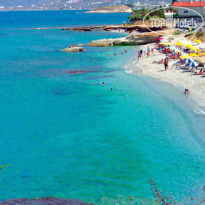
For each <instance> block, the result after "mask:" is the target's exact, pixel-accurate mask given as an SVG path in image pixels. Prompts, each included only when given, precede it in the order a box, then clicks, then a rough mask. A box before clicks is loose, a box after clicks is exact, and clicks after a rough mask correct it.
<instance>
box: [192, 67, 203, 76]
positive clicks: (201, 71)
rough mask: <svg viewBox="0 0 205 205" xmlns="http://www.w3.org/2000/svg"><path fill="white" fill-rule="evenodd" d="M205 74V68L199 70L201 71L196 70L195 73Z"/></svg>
mask: <svg viewBox="0 0 205 205" xmlns="http://www.w3.org/2000/svg"><path fill="white" fill-rule="evenodd" d="M204 74H205V68H203V69H201V70H199V71H196V72H194V75H204Z"/></svg>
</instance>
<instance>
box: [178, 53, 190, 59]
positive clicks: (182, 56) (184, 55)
mask: <svg viewBox="0 0 205 205" xmlns="http://www.w3.org/2000/svg"><path fill="white" fill-rule="evenodd" d="M180 58H181V59H189V58H190V57H189V56H188V55H187V54H183V55H181V56H180Z"/></svg>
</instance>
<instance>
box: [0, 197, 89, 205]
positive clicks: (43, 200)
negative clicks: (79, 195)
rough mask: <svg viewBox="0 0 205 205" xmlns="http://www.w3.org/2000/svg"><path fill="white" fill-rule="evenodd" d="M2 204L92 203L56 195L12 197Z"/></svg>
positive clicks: (73, 204)
mask: <svg viewBox="0 0 205 205" xmlns="http://www.w3.org/2000/svg"><path fill="white" fill-rule="evenodd" d="M0 205H92V204H89V203H84V202H82V201H80V200H76V199H62V198H54V197H45V198H35V199H27V198H25V199H11V200H5V201H2V202H0Z"/></svg>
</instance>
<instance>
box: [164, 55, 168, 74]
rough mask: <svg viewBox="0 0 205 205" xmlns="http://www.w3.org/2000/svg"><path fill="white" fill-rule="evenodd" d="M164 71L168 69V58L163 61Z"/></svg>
mask: <svg viewBox="0 0 205 205" xmlns="http://www.w3.org/2000/svg"><path fill="white" fill-rule="evenodd" d="M164 69H165V71H167V69H168V58H165V59H164Z"/></svg>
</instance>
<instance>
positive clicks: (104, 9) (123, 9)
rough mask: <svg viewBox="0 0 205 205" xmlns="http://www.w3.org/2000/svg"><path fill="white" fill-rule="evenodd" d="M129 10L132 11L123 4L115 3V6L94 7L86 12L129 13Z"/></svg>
mask: <svg viewBox="0 0 205 205" xmlns="http://www.w3.org/2000/svg"><path fill="white" fill-rule="evenodd" d="M131 12H132V8H130V7H128V6H125V5H117V6H105V7H100V8H96V9H94V10H92V11H88V12H86V13H131Z"/></svg>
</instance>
